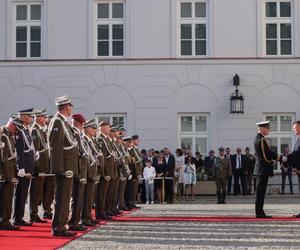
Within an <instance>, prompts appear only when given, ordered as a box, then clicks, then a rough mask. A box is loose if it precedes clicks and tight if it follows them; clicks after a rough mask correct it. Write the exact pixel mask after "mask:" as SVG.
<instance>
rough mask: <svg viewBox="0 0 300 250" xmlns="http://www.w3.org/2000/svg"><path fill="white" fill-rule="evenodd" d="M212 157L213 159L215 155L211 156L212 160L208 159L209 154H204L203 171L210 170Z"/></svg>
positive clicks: (212, 161)
mask: <svg viewBox="0 0 300 250" xmlns="http://www.w3.org/2000/svg"><path fill="white" fill-rule="evenodd" d="M214 159H215V156H214V157H213V159H212V160H210V156H206V157H205V158H204V168H205V171H212V169H213V165H214Z"/></svg>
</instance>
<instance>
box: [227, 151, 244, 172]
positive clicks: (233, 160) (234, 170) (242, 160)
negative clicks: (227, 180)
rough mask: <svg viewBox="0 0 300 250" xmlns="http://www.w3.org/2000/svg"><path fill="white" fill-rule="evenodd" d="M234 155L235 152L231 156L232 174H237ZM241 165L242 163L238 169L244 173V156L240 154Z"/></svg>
mask: <svg viewBox="0 0 300 250" xmlns="http://www.w3.org/2000/svg"><path fill="white" fill-rule="evenodd" d="M236 157H237V154H235V155H233V156H232V157H231V165H232V174H233V175H235V174H237V169H236ZM241 165H242V166H241V169H239V170H238V171H241V172H242V173H245V171H246V157H245V155H243V154H241Z"/></svg>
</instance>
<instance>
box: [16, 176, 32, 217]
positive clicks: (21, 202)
mask: <svg viewBox="0 0 300 250" xmlns="http://www.w3.org/2000/svg"><path fill="white" fill-rule="evenodd" d="M18 179H19V183H18V185H17V188H16V189H15V194H14V215H13V219H14V221H15V222H19V221H21V220H23V218H24V212H25V203H26V200H27V195H28V189H29V186H30V179H27V178H25V177H23V178H20V177H19V178H18Z"/></svg>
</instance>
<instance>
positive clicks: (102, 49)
mask: <svg viewBox="0 0 300 250" xmlns="http://www.w3.org/2000/svg"><path fill="white" fill-rule="evenodd" d="M98 56H109V44H108V42H98Z"/></svg>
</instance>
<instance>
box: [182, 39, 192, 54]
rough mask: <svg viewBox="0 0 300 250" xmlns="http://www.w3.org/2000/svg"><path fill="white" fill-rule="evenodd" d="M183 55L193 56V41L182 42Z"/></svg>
mask: <svg viewBox="0 0 300 250" xmlns="http://www.w3.org/2000/svg"><path fill="white" fill-rule="evenodd" d="M181 55H183V56H191V55H192V41H181Z"/></svg>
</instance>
